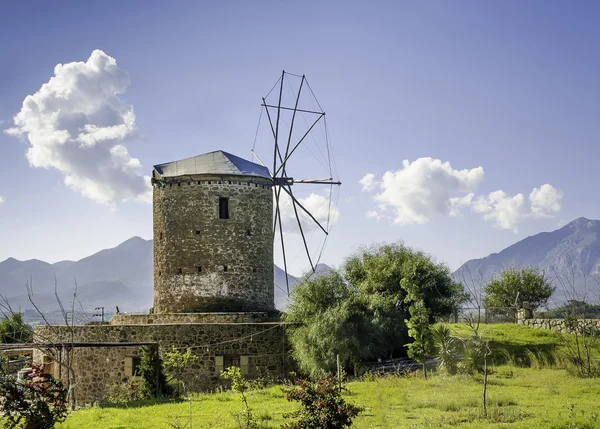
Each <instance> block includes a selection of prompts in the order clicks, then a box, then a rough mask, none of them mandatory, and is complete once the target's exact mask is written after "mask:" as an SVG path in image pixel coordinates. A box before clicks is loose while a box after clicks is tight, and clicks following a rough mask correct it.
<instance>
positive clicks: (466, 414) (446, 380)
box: [58, 324, 600, 429]
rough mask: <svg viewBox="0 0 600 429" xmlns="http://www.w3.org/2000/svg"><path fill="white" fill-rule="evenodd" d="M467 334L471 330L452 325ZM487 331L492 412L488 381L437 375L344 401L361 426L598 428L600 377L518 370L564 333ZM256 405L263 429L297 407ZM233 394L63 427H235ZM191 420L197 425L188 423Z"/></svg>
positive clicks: (97, 416) (280, 399)
mask: <svg viewBox="0 0 600 429" xmlns="http://www.w3.org/2000/svg"><path fill="white" fill-rule="evenodd" d="M451 327H452V329H453V331H454V332H455V333H456V334H457V335H459V336H463V337H466V336H468V335H470V331H469V328H468V327H467V326H466V325H462V324H457V325H451ZM481 332H482V333H483V334H484V335H485V337H486V338H488V339H489V340H490V344H491V346H492V348H493V349H494V350H495V351H496V353H495V356H496V358H495V359H496V363H495V364H494V366H493V367H492V374H491V375H490V376H489V380H488V414H487V417H486V416H484V415H483V413H482V407H481V404H482V377H481V376H479V375H476V376H470V375H456V376H449V375H444V374H433V375H432V376H431V377H429V378H428V379H427V380H425V379H423V378H422V376H420V375H419V374H414V375H411V376H388V377H374V376H371V377H363V379H362V380H360V381H351V382H349V383H348V384H347V385H346V387H347V389H348V391H347V393H346V399H347V400H348V401H350V402H353V403H355V404H356V405H359V406H362V407H364V408H365V411H364V412H363V413H361V414H360V416H359V417H358V418H357V419H356V420H355V425H354V426H353V427H356V428H389V429H395V428H496V427H498V428H499V427H511V428H552V429H559V428H565V429H567V428H569V429H578V428H579V429H583V428H596V427H600V409H599V408H598V405H597V404H598V403H600V389H598V383H599V381H598V379H593V378H578V377H575V376H573V375H570V374H569V373H568V372H567V371H565V370H564V369H560V368H559V366H558V365H556V364H553V363H552V362H551V361H547V360H543V359H542V360H538V361H536V362H535V364H534V365H532V367H527V368H525V367H522V366H521V365H522V363H521V364H519V365H516V364H515V363H519V362H517V361H518V360H513V361H512V362H511V361H510V360H509V364H506V354H505V353H501V352H499V351H500V350H501V349H503V350H507V351H508V352H509V354H511V355H513V356H527V353H529V354H530V355H531V352H533V353H534V354H535V353H537V354H538V356H540V354H539V353H542V352H543V353H545V354H548V355H552V354H560V353H561V348H562V347H564V337H563V336H561V335H559V334H558V333H554V332H550V331H544V330H536V329H532V328H528V327H524V326H519V325H514V324H494V325H482V327H481ZM248 397H249V403H250V406H251V407H252V408H253V412H254V413H255V415H256V416H257V417H258V418H259V420H260V422H261V425H262V427H265V428H278V427H279V426H280V425H281V424H282V423H283V422H284V417H283V414H284V413H287V412H290V411H293V410H294V409H295V408H296V404H294V403H289V402H287V401H286V400H285V398H284V395H283V393H282V390H281V387H280V386H273V387H269V388H266V389H261V390H254V391H251V392H250V393H249V395H248ZM242 408H243V407H242V403H241V401H240V399H239V396H238V395H237V394H236V393H233V392H222V393H206V394H194V395H192V396H191V397H190V398H189V399H188V400H186V401H181V402H176V403H174V402H165V401H163V402H161V401H142V402H138V403H133V404H128V405H118V406H104V407H91V408H88V409H83V410H79V411H76V412H74V413H72V414H71V415H70V416H69V417H68V418H67V420H66V421H65V422H64V423H62V424H61V425H59V426H58V427H59V428H63V429H64V428H72V429H75V428H77V429H80V428H81V429H85V428H94V429H97V428H99V427H102V428H170V427H172V428H188V429H190V428H192V427H193V428H237V427H238V425H237V423H236V419H235V417H234V416H235V414H236V413H237V412H239V411H241V410H242ZM190 421H191V426H190Z"/></svg>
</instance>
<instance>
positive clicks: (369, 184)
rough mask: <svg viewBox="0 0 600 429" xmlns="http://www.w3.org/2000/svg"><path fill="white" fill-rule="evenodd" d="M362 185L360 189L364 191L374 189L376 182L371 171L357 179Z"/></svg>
mask: <svg viewBox="0 0 600 429" xmlns="http://www.w3.org/2000/svg"><path fill="white" fill-rule="evenodd" d="M358 183H360V184H361V185H362V190H363V191H365V192H369V191H372V190H373V189H375V186H376V185H377V183H376V182H375V175H374V174H373V173H367V174H365V175H364V176H363V178H362V179H360V180H359V181H358Z"/></svg>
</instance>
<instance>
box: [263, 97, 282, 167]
mask: <svg viewBox="0 0 600 429" xmlns="http://www.w3.org/2000/svg"><path fill="white" fill-rule="evenodd" d="M264 100H265V99H264V98H263V101H264ZM265 111H266V112H267V119H268V120H269V126H270V127H271V133H272V134H273V140H274V141H275V155H274V156H277V155H278V156H279V163H280V164H281V163H283V158H282V157H281V152H280V150H279V146H278V145H277V133H276V131H275V128H274V127H273V120H272V119H271V114H270V113H269V109H266V108H265ZM278 113H279V111H278ZM278 121H279V119H278ZM276 166H277V165H276V159H274V160H273V171H275V167H276ZM273 176H275V175H273Z"/></svg>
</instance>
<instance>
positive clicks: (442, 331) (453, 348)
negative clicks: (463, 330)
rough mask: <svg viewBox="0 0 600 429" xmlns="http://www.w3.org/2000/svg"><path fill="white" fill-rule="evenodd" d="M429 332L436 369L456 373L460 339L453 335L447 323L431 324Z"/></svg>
mask: <svg viewBox="0 0 600 429" xmlns="http://www.w3.org/2000/svg"><path fill="white" fill-rule="evenodd" d="M431 333H432V337H433V345H434V347H433V348H434V357H435V360H436V361H437V367H438V369H440V370H442V371H446V372H447V373H448V374H456V372H457V371H458V363H459V361H460V352H461V345H462V342H461V340H460V339H459V338H457V337H455V336H453V335H452V332H451V331H450V328H449V327H448V325H446V324H444V323H439V324H437V325H435V326H433V327H432V328H431Z"/></svg>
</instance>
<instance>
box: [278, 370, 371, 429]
mask: <svg viewBox="0 0 600 429" xmlns="http://www.w3.org/2000/svg"><path fill="white" fill-rule="evenodd" d="M283 391H284V393H285V394H286V399H287V400H288V401H299V402H300V404H301V405H302V408H301V409H300V410H298V411H295V412H293V413H289V414H285V415H284V417H285V418H292V419H295V421H293V422H291V423H288V424H285V425H283V426H282V429H338V428H345V427H350V426H352V420H353V419H354V417H356V416H357V415H358V414H359V413H360V412H361V411H363V408H362V407H357V406H356V405H354V404H349V403H346V401H345V400H344V398H343V397H342V395H341V391H340V388H339V387H338V386H337V381H336V379H335V378H334V377H333V376H332V375H327V376H325V377H323V378H320V379H319V380H317V381H315V382H314V383H313V382H311V381H307V380H303V379H299V380H297V381H296V383H295V385H294V386H292V387H290V388H284V389H283Z"/></svg>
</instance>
